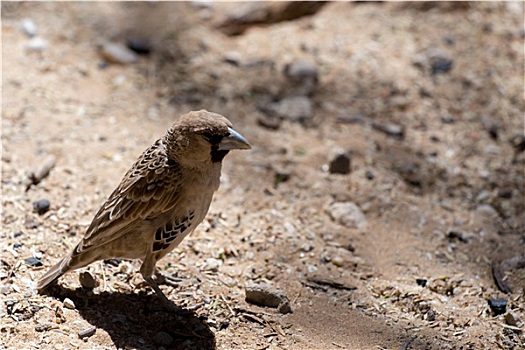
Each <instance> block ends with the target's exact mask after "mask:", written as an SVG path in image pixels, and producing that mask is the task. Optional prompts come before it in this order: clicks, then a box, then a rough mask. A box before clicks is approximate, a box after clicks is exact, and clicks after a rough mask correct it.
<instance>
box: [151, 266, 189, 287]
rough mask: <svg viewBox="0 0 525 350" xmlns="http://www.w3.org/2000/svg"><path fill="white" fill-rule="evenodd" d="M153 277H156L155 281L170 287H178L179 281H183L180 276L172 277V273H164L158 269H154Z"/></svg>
mask: <svg viewBox="0 0 525 350" xmlns="http://www.w3.org/2000/svg"><path fill="white" fill-rule="evenodd" d="M155 277H156V280H157V283H159V284H165V285H168V286H171V287H179V286H180V282H182V281H184V280H183V279H182V278H180V277H174V276H173V275H165V274H163V273H161V272H160V271H158V270H157V271H155Z"/></svg>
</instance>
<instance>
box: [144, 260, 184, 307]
mask: <svg viewBox="0 0 525 350" xmlns="http://www.w3.org/2000/svg"><path fill="white" fill-rule="evenodd" d="M154 271H155V260H154V258H153V256H151V255H148V256H146V258H145V259H144V261H143V262H142V266H141V267H140V273H141V274H142V277H143V278H144V280H145V281H146V282H148V284H149V285H150V286H151V288H153V290H154V291H155V293H157V296H158V297H159V298H160V300H161V302H162V304H163V305H164V307H165V308H166V309H168V310H170V311H175V310H176V308H175V305H174V304H173V303H172V302H171V301H169V299H168V297H166V295H165V294H164V293H163V292H162V290H161V289H160V288H159V285H158V284H157V281H155V279H153V272H154Z"/></svg>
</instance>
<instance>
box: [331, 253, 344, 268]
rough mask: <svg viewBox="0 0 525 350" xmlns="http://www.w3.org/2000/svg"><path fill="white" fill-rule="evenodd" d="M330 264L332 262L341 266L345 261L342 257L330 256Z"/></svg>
mask: <svg viewBox="0 0 525 350" xmlns="http://www.w3.org/2000/svg"><path fill="white" fill-rule="evenodd" d="M332 264H334V265H335V266H337V267H342V266H343V265H344V264H345V261H344V259H343V258H342V257H340V256H339V255H336V256H334V257H333V258H332Z"/></svg>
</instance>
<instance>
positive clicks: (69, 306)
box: [62, 298, 75, 310]
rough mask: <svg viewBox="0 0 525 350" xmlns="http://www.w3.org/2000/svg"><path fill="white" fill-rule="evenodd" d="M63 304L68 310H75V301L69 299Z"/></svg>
mask: <svg viewBox="0 0 525 350" xmlns="http://www.w3.org/2000/svg"><path fill="white" fill-rule="evenodd" d="M62 304H63V305H64V307H65V308H67V309H71V310H74V309H75V303H74V302H73V300H71V299H69V298H65V299H64V301H63V302H62Z"/></svg>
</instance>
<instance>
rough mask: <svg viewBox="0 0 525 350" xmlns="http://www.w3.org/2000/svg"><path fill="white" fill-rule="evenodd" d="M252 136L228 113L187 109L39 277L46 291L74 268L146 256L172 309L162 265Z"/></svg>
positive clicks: (147, 276) (146, 271)
mask: <svg viewBox="0 0 525 350" xmlns="http://www.w3.org/2000/svg"><path fill="white" fill-rule="evenodd" d="M250 148H251V145H250V144H249V142H248V141H247V140H246V139H245V138H244V137H243V136H242V135H241V134H240V133H239V132H237V131H236V130H234V129H233V125H232V123H231V122H230V121H229V120H228V119H227V118H226V117H224V116H222V115H220V114H217V113H212V112H208V111H206V110H199V111H192V112H189V113H187V114H185V115H183V116H181V117H179V118H178V119H177V120H175V121H174V122H173V124H172V125H171V127H170V128H169V129H168V130H167V132H166V133H165V134H164V135H163V136H162V137H161V138H159V139H158V140H157V141H155V142H154V143H153V145H151V146H150V147H149V148H147V149H146V150H145V151H144V152H143V153H142V154H141V155H140V156H139V157H138V159H137V160H136V161H135V163H134V164H133V166H132V167H131V168H130V169H129V170H128V171H127V172H126V174H125V175H124V177H123V178H122V180H121V182H120V184H119V185H118V186H117V188H116V189H115V190H114V191H113V192H112V193H111V194H110V195H109V197H108V198H107V200H106V201H105V202H104V204H102V206H101V207H100V209H99V210H98V211H97V213H96V214H95V216H94V218H93V220H92V222H91V224H90V225H89V227H88V228H87V230H86V232H85V236H84V237H83V239H82V240H81V241H80V242H79V243H78V245H77V246H76V247H75V248H74V249H73V250H72V251H71V252H69V254H67V255H66V256H65V257H64V258H63V259H62V260H61V261H60V262H58V263H57V264H56V265H54V266H53V267H52V268H51V269H49V271H47V272H46V273H45V274H44V275H43V276H42V277H41V278H40V280H39V281H38V283H37V289H38V290H39V291H42V290H44V289H46V288H47V287H48V286H50V285H52V284H53V283H54V282H56V281H57V279H58V278H59V277H61V276H62V275H64V274H65V273H68V272H70V271H73V270H76V269H78V268H81V267H85V266H87V265H89V264H91V263H93V262H95V261H98V260H105V259H111V258H124V259H140V260H141V261H142V265H141V267H140V273H141V274H142V276H143V278H144V280H145V281H146V282H147V283H148V284H149V285H150V286H151V288H153V290H154V291H155V293H156V294H157V295H158V297H159V298H160V299H161V301H162V303H164V304H165V305H167V306H168V307H169V306H170V305H171V304H170V302H169V300H168V298H167V297H166V295H165V294H164V293H163V292H162V290H161V289H160V288H159V286H158V283H157V278H158V277H157V276H155V278H154V277H153V276H154V274H155V272H156V266H155V265H156V263H157V261H159V260H160V259H162V258H163V257H164V256H166V255H167V254H168V253H169V252H171V251H172V250H173V249H175V248H176V247H177V246H178V245H179V244H180V243H181V241H182V240H183V239H184V237H186V236H187V235H189V234H190V233H192V232H193V231H194V230H195V228H196V227H197V226H198V225H199V224H200V223H201V222H202V221H203V220H204V218H205V216H206V214H207V213H208V209H209V207H210V204H211V201H212V197H213V195H214V193H215V191H216V190H217V189H218V188H219V184H220V176H221V165H222V160H223V159H224V157H225V156H226V155H227V154H228V153H229V152H230V151H232V150H245V149H250Z"/></svg>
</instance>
